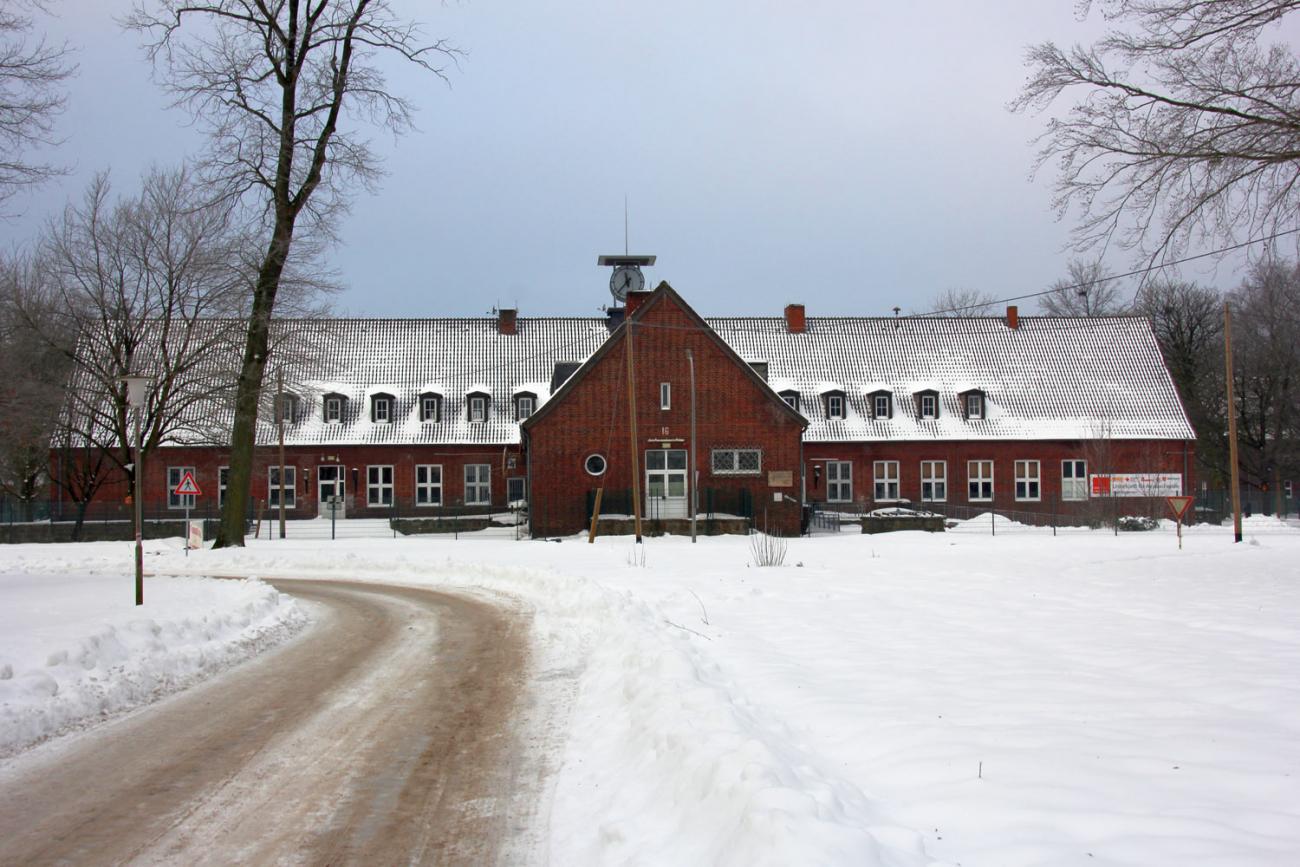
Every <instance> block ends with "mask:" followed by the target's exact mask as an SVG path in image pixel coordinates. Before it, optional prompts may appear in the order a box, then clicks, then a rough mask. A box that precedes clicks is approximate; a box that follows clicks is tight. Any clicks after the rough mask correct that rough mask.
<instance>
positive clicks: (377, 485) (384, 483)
mask: <svg viewBox="0 0 1300 867" xmlns="http://www.w3.org/2000/svg"><path fill="white" fill-rule="evenodd" d="M366 505H367V506H391V505H393V467H392V465H391V464H384V465H371V466H368V467H366Z"/></svg>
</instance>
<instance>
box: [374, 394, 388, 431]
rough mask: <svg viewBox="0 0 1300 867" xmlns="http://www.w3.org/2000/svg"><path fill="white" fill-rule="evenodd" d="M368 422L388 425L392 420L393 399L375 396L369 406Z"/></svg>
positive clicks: (385, 396)
mask: <svg viewBox="0 0 1300 867" xmlns="http://www.w3.org/2000/svg"><path fill="white" fill-rule="evenodd" d="M370 420H371V421H373V422H374V423H375V424H389V423H390V422H392V420H393V399H392V398H391V397H389V396H387V395H375V397H374V399H373V401H372V403H371V405H370Z"/></svg>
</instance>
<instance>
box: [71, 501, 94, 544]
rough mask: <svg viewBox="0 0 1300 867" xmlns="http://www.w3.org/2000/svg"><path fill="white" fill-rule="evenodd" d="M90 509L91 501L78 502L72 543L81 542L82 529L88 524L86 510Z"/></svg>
mask: <svg viewBox="0 0 1300 867" xmlns="http://www.w3.org/2000/svg"><path fill="white" fill-rule="evenodd" d="M89 507H90V501H89V500H78V501H77V520H76V522H75V523H74V524H73V525H72V541H74V542H80V541H81V528H82V527H84V526H85V524H86V509H87V508H89Z"/></svg>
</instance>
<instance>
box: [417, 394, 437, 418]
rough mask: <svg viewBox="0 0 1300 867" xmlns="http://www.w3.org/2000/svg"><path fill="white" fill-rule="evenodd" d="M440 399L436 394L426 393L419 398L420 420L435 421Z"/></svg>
mask: <svg viewBox="0 0 1300 867" xmlns="http://www.w3.org/2000/svg"><path fill="white" fill-rule="evenodd" d="M440 403H441V401H440V400H439V399H438V396H437V395H436V394H426V395H424V396H422V397H421V398H420V421H427V422H436V421H438V416H439V409H440V408H441V407H440V406H439V404H440Z"/></svg>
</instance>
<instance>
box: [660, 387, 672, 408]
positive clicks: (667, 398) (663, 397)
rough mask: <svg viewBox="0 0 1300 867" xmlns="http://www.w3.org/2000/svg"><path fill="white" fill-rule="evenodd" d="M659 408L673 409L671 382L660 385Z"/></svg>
mask: <svg viewBox="0 0 1300 867" xmlns="http://www.w3.org/2000/svg"><path fill="white" fill-rule="evenodd" d="M659 408H660V409H672V408H673V384H672V383H671V382H661V383H659Z"/></svg>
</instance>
